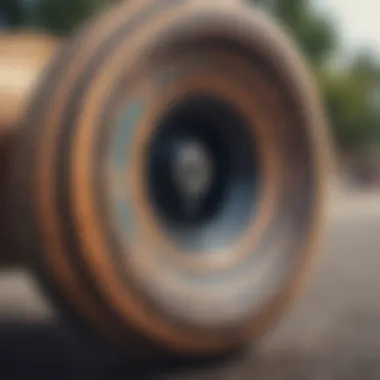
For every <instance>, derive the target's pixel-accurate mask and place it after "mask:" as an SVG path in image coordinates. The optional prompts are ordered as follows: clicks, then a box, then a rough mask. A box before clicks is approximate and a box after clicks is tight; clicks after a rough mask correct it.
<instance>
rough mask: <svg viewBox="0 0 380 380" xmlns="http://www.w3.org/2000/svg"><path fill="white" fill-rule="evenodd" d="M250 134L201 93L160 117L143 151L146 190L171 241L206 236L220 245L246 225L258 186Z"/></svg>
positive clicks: (238, 120) (240, 119) (239, 121)
mask: <svg viewBox="0 0 380 380" xmlns="http://www.w3.org/2000/svg"><path fill="white" fill-rule="evenodd" d="M252 136H253V135H252V132H251V131H249V129H248V125H247V123H246V122H245V120H244V118H243V117H242V116H241V115H239V114H237V113H236V112H235V110H234V109H233V108H232V107H231V106H230V105H229V104H227V103H225V102H223V101H221V100H218V99H215V98H211V97H208V96H204V95H191V96H188V97H186V98H185V99H182V100H181V101H179V102H178V103H177V104H175V105H174V106H172V107H171V108H170V109H169V110H168V111H167V112H166V113H165V114H164V115H163V117H162V118H161V119H160V121H159V123H158V125H157V128H156V132H155V134H154V135H153V136H152V139H151V142H150V146H149V149H148V160H147V162H148V166H147V168H146V175H147V183H148V192H149V196H150V200H151V204H152V206H153V208H154V211H155V213H156V214H157V216H158V218H159V220H160V221H161V222H162V224H163V226H164V227H165V229H166V230H168V231H169V232H170V233H172V234H174V235H173V236H174V237H175V238H176V239H177V238H179V239H180V240H181V241H182V242H183V243H185V241H187V242H186V243H185V244H186V245H187V244H188V243H189V241H190V240H191V238H190V237H191V236H193V238H194V237H195V236H194V233H197V237H196V239H195V240H199V239H203V238H202V234H203V233H206V232H207V236H209V237H211V236H213V240H215V241H216V240H220V241H224V240H225V239H226V238H227V239H230V238H231V237H232V235H235V234H237V233H238V232H239V231H242V229H243V228H244V226H245V225H246V224H247V223H248V222H249V220H250V217H251V215H252V212H253V209H254V205H255V200H256V197H257V190H258V186H259V182H260V181H259V161H258V157H257V153H256V146H255V141H254V140H255V139H254V138H253V137H252ZM217 237H219V238H217ZM192 240H193V242H192V243H191V244H192V245H193V244H194V243H195V240H194V239H192ZM215 244H216V243H215V242H214V243H211V241H210V246H214V245H215Z"/></svg>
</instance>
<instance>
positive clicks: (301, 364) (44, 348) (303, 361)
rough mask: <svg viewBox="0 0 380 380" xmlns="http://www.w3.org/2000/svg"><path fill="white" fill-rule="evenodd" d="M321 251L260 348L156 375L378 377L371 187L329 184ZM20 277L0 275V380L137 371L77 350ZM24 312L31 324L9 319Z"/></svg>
mask: <svg viewBox="0 0 380 380" xmlns="http://www.w3.org/2000/svg"><path fill="white" fill-rule="evenodd" d="M324 251H325V252H324V255H323V256H322V259H321V262H320V265H319V268H318V270H317V273H316V274H315V276H314V278H313V280H312V281H311V284H310V286H309V288H308V289H307V291H306V293H305V294H304V296H303V297H302V299H301V300H300V302H299V303H298V304H297V306H296V307H295V308H294V309H293V310H291V311H290V312H289V314H288V315H287V316H286V317H285V318H284V320H283V321H282V323H281V324H280V325H279V326H278V328H277V329H276V330H275V331H274V332H273V333H272V334H270V335H269V336H268V337H267V338H266V339H265V341H264V342H263V343H262V345H261V346H260V348H256V349H252V350H249V351H248V352H247V353H245V354H244V355H240V356H239V357H237V358H234V359H232V360H230V361H229V362H226V363H224V364H222V365H218V367H209V368H197V369H193V370H191V371H190V370H185V369H183V368H181V369H178V370H177V371H174V370H173V369H172V370H171V371H169V372H167V371H166V372H165V374H161V375H160V376H159V378H160V379H163V380H167V379H170V380H187V379H189V380H190V379H196V380H203V379H204V380H206V379H218V380H230V379H247V380H248V379H255V380H277V379H279V380H287V379H289V380H301V379H307V380H309V379H310V380H330V379H331V380H333V379H334V380H336V379H339V380H340V379H342V380H350V379H359V380H367V379H368V380H372V379H373V380H377V379H380V293H378V292H379V291H380V195H374V194H363V193H358V194H344V195H342V194H340V193H337V192H334V194H333V196H332V199H331V212H330V217H329V234H328V236H327V238H326V241H325V249H324ZM30 281H31V280H30V279H28V278H27V275H26V274H25V273H21V272H18V273H11V274H7V275H0V311H1V314H2V315H3V323H2V324H1V323H0V368H1V369H0V371H2V373H4V376H3V375H0V378H1V379H4V380H6V379H13V378H21V377H20V376H21V375H24V376H25V378H30V377H31V376H32V375H33V376H32V377H33V378H34V377H36V376H34V375H35V374H37V372H38V374H39V378H40V379H44V378H47V379H49V380H50V379H52V380H53V379H54V380H56V379H66V378H70V379H72V378H75V377H76V376H78V378H79V377H81V379H83V376H84V377H85V378H91V379H94V380H96V379H126V378H128V379H136V380H140V379H142V378H145V377H143V376H142V374H141V373H140V372H131V371H129V370H128V368H129V366H128V365H127V364H121V363H120V362H118V361H117V360H109V359H103V358H99V357H96V358H95V357H94V356H93V355H92V354H91V353H88V352H85V353H83V352H81V353H79V351H81V349H82V348H78V347H81V346H77V345H73V344H72V343H71V340H70V339H71V338H67V334H66V333H65V332H63V330H62V329H61V328H60V327H57V325H56V323H55V322H54V314H53V312H52V311H51V310H50V309H49V308H47V307H46V304H45V303H44V302H43V300H41V298H40V297H39V296H38V294H37V292H36V291H35V290H33V289H32V290H30V288H33V286H34V285H33V282H30ZM26 313H27V314H26ZM6 316H7V318H6ZM16 316H17V318H16ZM26 316H27V317H28V319H29V320H30V318H32V320H33V321H34V322H33V323H32V324H25V323H24V324H23V323H17V321H19V322H20V321H21V322H22V321H23V318H26ZM7 320H8V321H9V320H12V323H9V322H7ZM4 371H5V372H4ZM127 371H129V372H128V373H127ZM36 378H37V377H36Z"/></svg>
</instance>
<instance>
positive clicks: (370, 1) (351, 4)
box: [317, 0, 380, 57]
mask: <svg viewBox="0 0 380 380" xmlns="http://www.w3.org/2000/svg"><path fill="white" fill-rule="evenodd" d="M317 2H318V3H319V4H318V6H319V7H320V8H321V9H323V11H325V12H326V13H327V14H329V15H331V16H332V17H334V19H336V20H337V23H338V24H337V25H338V26H339V31H340V34H341V35H342V38H343V44H344V54H346V53H348V54H349V53H350V52H352V51H355V50H356V49H357V48H360V47H370V48H371V49H373V50H374V51H375V52H376V55H377V56H378V57H380V0H317Z"/></svg>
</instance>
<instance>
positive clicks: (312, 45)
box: [0, 0, 380, 380]
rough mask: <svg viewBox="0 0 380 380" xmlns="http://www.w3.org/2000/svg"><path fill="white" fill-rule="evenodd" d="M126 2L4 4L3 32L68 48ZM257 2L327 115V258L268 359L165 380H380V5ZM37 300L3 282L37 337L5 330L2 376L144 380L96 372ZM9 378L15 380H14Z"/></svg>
mask: <svg viewBox="0 0 380 380" xmlns="http://www.w3.org/2000/svg"><path fill="white" fill-rule="evenodd" d="M117 1H119V0H0V29H1V28H2V29H14V30H17V29H20V28H37V29H42V30H45V31H47V32H49V33H53V34H57V35H62V36H66V35H69V34H70V33H71V32H72V31H73V30H75V28H76V27H78V26H79V25H81V24H83V23H84V22H85V20H86V19H88V18H89V17H90V15H92V14H94V13H96V12H98V11H99V10H100V9H102V8H103V7H106V6H109V5H110V4H112V3H116V2H117ZM137 1H138V0H137ZM205 1H206V0H205ZM250 2H251V3H252V4H256V5H257V6H260V7H262V8H264V9H265V10H266V11H267V12H270V13H271V14H272V15H273V16H274V17H275V18H276V19H277V20H278V21H279V22H280V23H282V24H283V25H284V26H285V28H287V29H288V31H289V33H290V34H291V35H292V36H293V37H294V39H295V40H296V41H297V43H298V45H299V46H300V48H301V49H302V51H303V52H304V55H305V57H306V58H307V60H308V61H309V65H310V67H311V69H312V70H313V72H314V74H315V77H316V79H317V82H318V85H319V87H320V91H321V94H322V96H323V100H324V102H325V105H326V110H327V113H328V116H329V122H330V126H331V132H332V135H333V137H334V144H335V158H336V165H335V167H334V178H333V181H332V184H333V186H332V191H331V195H332V203H331V207H330V213H329V228H328V234H327V238H326V241H325V245H324V248H323V251H324V255H323V259H322V260H321V264H320V266H319V268H318V271H317V273H316V275H315V276H314V277H313V280H312V283H311V285H310V287H309V288H308V290H307V292H306V293H305V294H304V296H303V297H302V299H301V301H300V302H299V303H298V304H297V306H296V307H295V308H294V309H293V310H291V311H290V313H289V315H288V316H287V317H286V318H285V320H284V321H283V322H282V323H281V324H280V326H279V327H278V328H277V329H276V330H275V331H274V332H273V333H271V334H270V336H268V337H267V339H265V341H264V342H263V344H262V345H260V347H259V348H255V349H252V350H249V351H248V352H247V353H245V354H244V355H243V356H244V357H240V358H238V359H236V360H235V361H234V362H233V363H227V364H223V365H222V364H220V365H218V367H216V368H208V369H207V370H203V369H194V370H192V371H190V372H189V370H186V371H181V370H179V373H175V374H172V373H171V374H170V375H160V376H162V378H165V379H166V378H170V379H193V378H196V379H258V380H261V379H262V380H272V379H281V380H286V379H292V380H297V379H311V380H313V379H315V380H329V379H342V380H349V379H360V380H366V379H373V380H376V379H380V296H379V295H378V289H380V276H379V275H380V255H379V254H380V233H379V232H380V229H379V226H380V20H379V16H380V2H379V1H378V0H361V1H358V0H251V1H250ZM37 293H38V292H37V291H36V288H35V286H34V283H33V280H32V279H30V278H29V277H28V276H27V275H26V274H25V273H22V272H17V273H16V272H13V273H10V272H7V273H5V274H1V276H0V314H1V313H3V314H4V313H5V314H7V315H8V316H9V318H10V319H12V318H13V319H12V320H15V318H16V317H15V316H16V315H18V316H20V314H21V315H26V314H25V313H28V318H29V319H32V320H33V323H34V325H35V326H37V327H35V328H34V329H28V327H27V326H26V324H25V317H24V319H22V323H21V326H22V328H21V329H20V326H18V330H11V329H9V326H8V327H6V328H5V327H4V328H2V327H0V358H2V360H1V359H0V366H1V367H2V368H3V373H5V374H6V376H5V377H3V376H2V375H1V372H0V378H4V379H8V378H30V374H32V373H33V374H34V373H41V376H40V378H49V379H58V378H64V379H66V378H72V376H75V375H77V376H79V374H80V375H81V376H82V378H83V375H84V376H85V378H87V377H88V378H91V379H98V378H99V379H103V378H104V379H113V378H117V379H118V378H123V379H125V378H132V379H140V378H142V377H141V374H131V373H130V372H128V368H129V367H128V364H125V363H123V364H120V362H118V361H117V360H114V359H113V358H112V359H109V358H106V359H104V358H99V357H97V356H96V360H95V361H94V356H92V355H89V352H86V354H83V350H80V349H76V348H75V349H74V348H73V347H74V346H73V345H72V344H71V343H70V342H69V343H68V341H67V339H66V337H64V338H63V335H62V332H61V330H60V329H56V327H55V324H54V323H52V324H51V325H50V322H49V323H45V322H43V323H42V322H40V321H42V320H43V321H50V320H52V321H54V318H55V317H54V311H52V310H50V309H49V307H48V306H47V305H46V303H45V302H44V300H43V299H42V298H41V297H40V295H38V294H37ZM23 313H24V314H23ZM18 318H19V317H18ZM70 339H71V338H70ZM70 339H69V340H70ZM75 347H76V346H75ZM22 355H24V359H22ZM78 358H79V359H78ZM4 365H5V367H4ZM12 366H13V367H12ZM8 367H9V368H11V367H12V368H13V369H12V372H7V370H4V368H8ZM4 371H5V372H4ZM17 371H19V372H17ZM33 371H36V372H33ZM38 371H40V372H38ZM128 373H129V375H128ZM28 375H29V376H28ZM12 376H13V377H12ZM18 376H21V377H18ZM45 376H46V377H45ZM33 378H34V376H33ZM144 378H145V377H144ZM160 378H161V377H160Z"/></svg>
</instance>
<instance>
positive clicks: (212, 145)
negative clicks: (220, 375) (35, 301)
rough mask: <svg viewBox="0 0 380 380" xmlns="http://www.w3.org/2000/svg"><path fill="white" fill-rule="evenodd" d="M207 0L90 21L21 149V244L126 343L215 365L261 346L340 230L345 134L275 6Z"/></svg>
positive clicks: (66, 295)
mask: <svg viewBox="0 0 380 380" xmlns="http://www.w3.org/2000/svg"><path fill="white" fill-rule="evenodd" d="M204 3H206V4H204ZM204 3H203V2H197V1H193V2H192V1H181V0H177V1H169V0H168V1H164V0H162V1H141V2H128V4H123V5H121V6H119V7H118V8H117V9H114V10H111V11H110V12H108V13H107V14H105V15H103V16H102V17H101V18H100V19H98V20H95V21H94V22H92V23H90V24H89V25H88V26H86V28H84V30H82V31H81V32H80V33H79V36H78V37H77V38H75V39H73V40H71V41H68V42H67V43H66V44H65V45H64V46H63V48H62V50H61V51H60V52H59V53H58V54H57V56H56V58H55V59H54V61H53V62H52V64H51V65H50V67H49V69H48V71H47V75H46V76H45V77H44V80H43V81H42V82H41V83H40V86H39V90H38V91H37V94H36V96H35V97H34V98H33V100H32V102H31V105H30V108H29V112H28V114H27V118H26V120H27V122H26V130H25V131H24V134H23V136H22V139H21V140H22V141H21V142H20V144H19V147H18V150H17V154H16V155H15V162H16V164H15V169H14V174H15V176H14V177H15V180H14V182H13V191H12V193H13V202H14V204H13V207H14V210H16V212H15V213H14V221H15V223H14V226H15V227H14V228H15V229H16V230H17V231H18V234H20V235H22V239H20V240H22V243H20V249H21V250H27V251H28V252H30V256H31V260H32V261H33V262H34V264H35V267H36V268H37V269H36V270H37V273H38V274H39V276H40V277H41V278H42V279H43V282H44V283H45V284H48V285H47V286H48V287H50V288H51V289H53V292H56V293H57V294H58V293H59V295H60V296H59V297H60V299H61V300H62V303H63V304H65V305H66V306H65V307H66V308H67V310H69V313H71V314H75V315H76V316H77V318H78V320H80V321H81V322H82V323H84V324H86V325H88V326H90V327H91V328H92V329H94V330H95V331H97V332H98V333H99V334H100V335H102V336H103V337H106V339H107V340H108V341H111V342H115V343H116V344H119V345H121V346H123V347H124V346H128V344H129V345H132V346H133V345H135V344H136V340H137V341H141V342H143V341H144V342H147V343H148V344H151V345H152V346H154V347H157V348H162V349H167V350H169V351H170V352H173V353H180V354H203V355H209V354H216V353H219V352H223V351H226V350H229V349H232V348H234V347H238V346H241V345H243V344H245V343H246V342H248V341H251V340H255V339H258V338H259V337H261V336H262V334H263V333H264V332H265V331H266V330H268V328H269V327H271V325H272V324H273V323H274V322H275V321H276V320H277V318H278V317H279V316H280V315H281V313H282V312H283V311H284V310H285V308H286V307H287V306H288V305H289V301H290V300H292V299H293V298H294V296H295V295H296V294H297V293H298V290H299V289H300V287H301V285H302V284H303V279H304V278H305V275H306V274H307V272H308V269H309V267H310V265H311V263H312V261H313V259H314V257H315V249H314V248H315V245H316V242H317V238H319V236H320V231H321V226H322V224H323V223H322V222H323V209H324V206H323V199H324V194H325V182H326V181H325V176H326V174H327V167H328V166H327V159H326V157H327V150H326V149H327V131H326V125H325V120H324V117H323V112H322V107H321V104H320V100H319V98H318V94H317V91H316V89H315V86H314V84H313V81H312V79H311V77H310V76H309V74H308V71H307V69H306V68H305V64H304V62H303V60H302V58H301V57H300V54H299V53H298V51H297V49H296V48H295V47H294V46H293V44H292V43H291V42H290V41H289V39H288V38H287V37H286V36H284V33H283V31H282V30H281V29H280V28H279V27H277V26H275V24H274V23H273V21H272V20H270V19H269V18H268V16H264V15H263V14H261V13H260V12H259V11H257V10H254V9H250V8H248V7H247V6H246V5H243V4H240V3H239V2H228V3H227V2H226V3H219V2H209V3H208V2H204ZM20 220H22V225H21V224H20ZM132 335H133V339H132V338H131V336H132ZM131 342H132V343H131Z"/></svg>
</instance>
